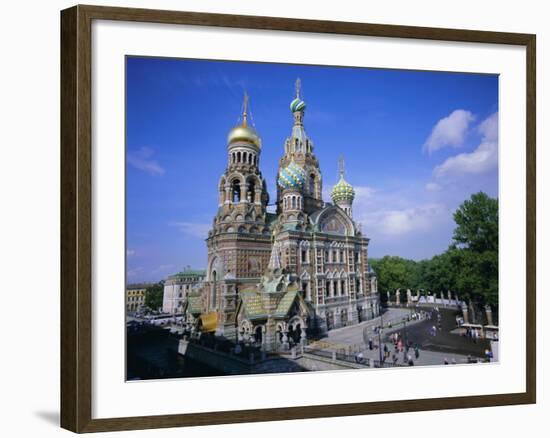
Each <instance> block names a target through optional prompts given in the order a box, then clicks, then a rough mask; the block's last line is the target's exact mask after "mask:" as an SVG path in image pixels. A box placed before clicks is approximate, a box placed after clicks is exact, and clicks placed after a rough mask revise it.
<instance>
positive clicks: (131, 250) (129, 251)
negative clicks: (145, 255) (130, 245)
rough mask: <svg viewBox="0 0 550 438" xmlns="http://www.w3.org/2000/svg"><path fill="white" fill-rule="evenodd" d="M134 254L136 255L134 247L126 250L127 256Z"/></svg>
mask: <svg viewBox="0 0 550 438" xmlns="http://www.w3.org/2000/svg"><path fill="white" fill-rule="evenodd" d="M133 255H136V252H135V251H134V250H133V249H127V250H126V257H132V256H133Z"/></svg>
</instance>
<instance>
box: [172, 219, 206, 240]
mask: <svg viewBox="0 0 550 438" xmlns="http://www.w3.org/2000/svg"><path fill="white" fill-rule="evenodd" d="M172 225H174V226H176V227H178V228H179V230H180V231H181V232H182V233H183V234H186V235H187V236H191V237H198V238H200V239H206V238H207V237H208V231H209V230H210V224H200V223H192V222H173V223H172Z"/></svg>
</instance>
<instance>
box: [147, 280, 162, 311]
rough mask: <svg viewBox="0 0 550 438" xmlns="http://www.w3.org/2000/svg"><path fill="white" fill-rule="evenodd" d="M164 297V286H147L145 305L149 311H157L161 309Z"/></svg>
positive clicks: (160, 284) (158, 284) (159, 284)
mask: <svg viewBox="0 0 550 438" xmlns="http://www.w3.org/2000/svg"><path fill="white" fill-rule="evenodd" d="M163 296H164V285H163V284H162V283H157V284H153V285H151V286H148V287H147V289H146V290H145V305H146V306H147V307H149V308H150V309H153V310H157V309H159V308H160V307H162V298H163Z"/></svg>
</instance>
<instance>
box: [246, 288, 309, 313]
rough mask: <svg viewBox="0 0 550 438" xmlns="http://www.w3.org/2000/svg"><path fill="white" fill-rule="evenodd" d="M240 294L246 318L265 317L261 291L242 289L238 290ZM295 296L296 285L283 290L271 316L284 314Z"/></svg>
mask: <svg viewBox="0 0 550 438" xmlns="http://www.w3.org/2000/svg"><path fill="white" fill-rule="evenodd" d="M240 296H241V300H242V302H243V307H244V312H245V314H246V317H247V318H248V319H250V320H253V319H260V318H266V317H267V310H266V309H265V307H264V301H263V297H262V293H260V292H257V291H256V290H244V291H241V292H240ZM297 296H298V290H297V288H296V287H294V288H292V289H291V290H288V291H287V292H285V293H284V295H283V296H282V298H281V300H280V301H279V303H278V304H277V308H276V309H275V312H274V314H273V316H275V317H284V316H286V315H287V314H288V312H289V311H290V309H291V307H292V304H293V303H294V300H295V299H296V297H297Z"/></svg>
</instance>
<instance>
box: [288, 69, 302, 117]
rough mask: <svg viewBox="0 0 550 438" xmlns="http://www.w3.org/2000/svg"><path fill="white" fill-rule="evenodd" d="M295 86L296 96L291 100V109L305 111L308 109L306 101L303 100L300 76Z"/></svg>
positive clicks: (295, 111)
mask: <svg viewBox="0 0 550 438" xmlns="http://www.w3.org/2000/svg"><path fill="white" fill-rule="evenodd" d="M294 86H295V88H296V97H295V98H294V99H293V100H292V102H290V110H291V111H292V112H293V113H297V112H299V113H303V112H304V111H305V109H306V103H305V102H304V101H303V100H302V81H301V80H300V78H298V79H296V82H295V84H294ZM300 121H301V120H300Z"/></svg>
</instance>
